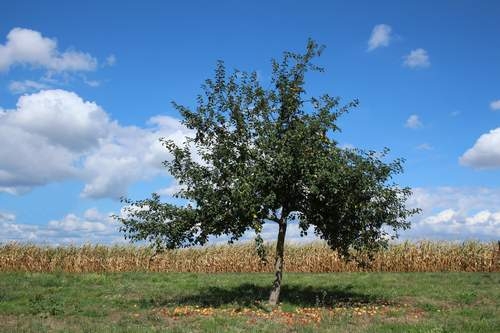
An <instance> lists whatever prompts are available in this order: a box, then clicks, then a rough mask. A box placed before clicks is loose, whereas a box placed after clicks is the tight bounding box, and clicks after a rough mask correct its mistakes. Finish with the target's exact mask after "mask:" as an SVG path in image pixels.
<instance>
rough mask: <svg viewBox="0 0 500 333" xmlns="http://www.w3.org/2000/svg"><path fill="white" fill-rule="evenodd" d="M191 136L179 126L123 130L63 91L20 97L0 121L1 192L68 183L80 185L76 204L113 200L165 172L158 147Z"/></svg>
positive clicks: (153, 124)
mask: <svg viewBox="0 0 500 333" xmlns="http://www.w3.org/2000/svg"><path fill="white" fill-rule="evenodd" d="M188 135H191V132H190V131H188V130H187V129H186V128H185V127H184V126H182V124H181V123H180V121H179V120H177V119H174V118H172V117H168V116H157V117H153V118H152V119H150V121H149V123H148V127H136V126H121V125H120V124H119V123H117V122H116V121H112V120H111V119H110V117H109V116H108V114H107V113H106V112H105V111H104V110H103V109H102V108H101V107H100V106H99V105H97V104H96V103H94V102H89V101H85V100H83V99H82V98H81V97H79V96H78V95H76V94H75V93H72V92H68V91H64V90H44V91H41V92H39V93H35V94H31V95H24V96H21V97H20V98H19V100H18V103H17V106H16V108H15V109H13V110H6V111H4V112H2V113H0V141H1V142H2V145H0V192H6V193H11V194H20V193H24V192H26V191H29V190H30V189H31V188H33V187H35V186H41V185H45V184H48V183H51V182H57V181H62V180H67V179H78V180H82V181H84V182H85V185H84V188H83V191H82V196H84V197H92V198H101V197H113V198H118V197H120V196H122V195H125V194H126V191H127V188H128V186H130V185H131V184H132V183H134V182H137V181H139V180H144V179H149V178H151V177H154V176H156V175H159V174H161V172H162V171H163V172H164V168H163V167H162V161H164V160H165V159H167V158H168V157H169V156H168V154H167V151H166V150H165V149H164V148H163V147H162V146H161V144H160V142H159V141H158V139H159V138H160V137H167V138H169V139H172V140H174V141H175V142H176V143H179V144H180V143H182V142H183V141H184V140H185V138H186V136H188Z"/></svg>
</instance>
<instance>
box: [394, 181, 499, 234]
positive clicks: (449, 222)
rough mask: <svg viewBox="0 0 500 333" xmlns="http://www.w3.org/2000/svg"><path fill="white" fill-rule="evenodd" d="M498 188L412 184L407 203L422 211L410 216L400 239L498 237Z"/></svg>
mask: <svg viewBox="0 0 500 333" xmlns="http://www.w3.org/2000/svg"><path fill="white" fill-rule="evenodd" d="M498 202H500V189H497V188H481V187H479V188H457V187H440V188H415V189H413V196H412V197H411V198H410V200H409V202H408V205H409V207H419V208H421V209H422V214H421V215H419V216H415V217H413V218H412V228H411V229H410V230H408V231H404V232H402V233H401V236H402V238H403V239H413V240H419V239H443V240H460V241H463V240H467V239H479V240H486V241H491V240H497V239H499V238H500V211H499V210H498Z"/></svg>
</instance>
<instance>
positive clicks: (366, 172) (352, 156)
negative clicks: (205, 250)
mask: <svg viewBox="0 0 500 333" xmlns="http://www.w3.org/2000/svg"><path fill="white" fill-rule="evenodd" d="M322 50H323V48H322V47H320V46H318V45H317V44H316V43H315V42H314V41H312V40H309V41H308V43H307V48H306V52H305V53H304V54H297V53H292V52H285V53H284V55H283V58H282V60H281V61H276V60H273V62H272V80H271V85H270V88H264V87H263V86H262V85H261V83H260V82H259V80H258V77H257V74H256V73H255V72H253V73H246V72H240V71H234V72H233V73H231V74H228V73H227V72H226V68H225V67H224V64H223V63H222V62H219V63H218V64H217V68H216V70H215V77H214V78H213V79H208V80H206V81H205V84H204V85H203V86H202V88H203V94H202V95H199V96H198V98H197V107H196V108H195V109H194V110H191V109H190V108H188V107H185V106H182V105H178V104H175V103H174V106H175V108H176V109H177V110H178V111H179V112H180V114H181V115H182V117H183V118H184V120H183V123H184V125H185V126H187V127H188V128H189V129H191V130H194V132H195V133H196V134H195V136H194V137H193V138H189V139H188V140H187V142H186V143H185V145H183V146H178V145H176V144H175V143H174V142H173V141H169V140H166V139H163V140H162V142H163V144H164V146H165V147H166V148H167V150H168V151H169V152H170V153H171V154H172V156H173V159H172V160H169V161H166V162H165V166H166V167H167V168H168V170H169V172H170V173H171V174H172V175H173V176H174V177H175V178H176V179H177V181H178V182H179V183H180V184H181V185H182V186H183V187H184V188H183V189H182V190H181V191H180V192H179V193H178V197H180V198H183V199H186V200H188V201H189V202H190V203H191V204H190V205H188V206H187V207H179V206H175V205H172V204H168V203H162V202H160V198H159V196H158V195H157V194H153V195H152V197H151V198H149V199H145V200H140V201H130V200H125V203H126V204H127V206H126V207H125V209H126V211H127V214H126V216H121V217H117V218H118V219H119V220H120V221H121V222H122V230H123V231H124V232H125V234H126V236H127V237H129V238H130V239H131V240H134V241H137V240H148V241H151V242H152V243H153V244H154V245H155V246H156V248H158V249H163V248H165V247H166V248H177V247H182V246H188V245H193V244H196V245H202V244H205V243H206V242H207V240H208V237H209V235H217V236H218V235H228V236H229V238H230V242H232V241H234V240H237V239H238V238H240V237H241V236H242V235H243V234H244V232H245V231H247V230H250V229H253V230H254V231H255V232H256V233H257V234H259V233H260V231H261V229H262V225H263V224H264V223H266V222H269V221H274V222H277V223H287V222H288V221H291V220H297V221H298V222H299V226H300V228H301V229H302V232H303V233H304V234H305V233H306V231H307V230H308V228H309V227H310V226H313V227H314V232H315V233H316V234H317V235H318V236H319V237H321V238H323V239H325V240H326V241H327V242H328V244H329V246H330V247H331V248H332V249H336V250H338V251H339V252H340V253H341V254H343V255H347V254H348V250H349V248H351V247H353V248H355V249H357V250H360V249H369V250H373V249H376V248H378V247H379V246H383V245H386V243H387V240H388V239H389V238H390V237H389V235H387V234H386V232H387V231H388V230H390V231H392V232H396V231H397V230H398V229H405V228H408V227H409V223H408V222H407V218H408V217H409V216H411V215H412V214H415V213H417V212H418V210H416V209H407V208H406V207H405V201H406V199H407V198H408V196H409V195H410V194H411V192H410V189H409V188H406V187H400V186H398V185H397V184H395V183H393V182H391V178H392V177H393V176H394V175H396V174H398V173H401V172H402V170H403V169H402V162H403V161H402V160H400V159H396V160H394V161H391V162H385V160H386V159H387V153H388V149H384V150H383V151H382V152H375V151H368V152H365V151H362V150H359V149H343V148H341V147H339V146H338V144H337V141H335V139H334V135H335V133H336V132H338V131H340V129H339V128H338V126H337V119H338V118H339V117H340V116H341V115H343V114H344V113H346V112H348V111H349V110H350V109H352V108H354V107H356V106H357V105H358V101H357V100H354V101H351V102H349V103H347V104H345V105H342V104H341V103H340V98H338V97H331V96H329V95H327V94H325V95H322V96H320V97H309V96H308V95H307V94H306V90H305V77H306V73H307V72H309V71H319V72H322V71H323V69H322V68H320V67H318V66H316V65H314V64H313V63H312V60H313V59H314V58H315V57H318V56H320V54H321V52H322Z"/></svg>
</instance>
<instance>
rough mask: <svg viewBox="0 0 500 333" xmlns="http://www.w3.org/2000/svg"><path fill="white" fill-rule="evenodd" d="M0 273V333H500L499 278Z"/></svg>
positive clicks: (479, 275)
mask: <svg viewBox="0 0 500 333" xmlns="http://www.w3.org/2000/svg"><path fill="white" fill-rule="evenodd" d="M284 279H285V280H284V283H285V286H284V289H283V291H282V303H281V305H280V306H279V307H278V308H276V309H274V310H272V309H269V308H268V307H267V305H266V298H267V296H268V292H269V289H270V283H271V281H272V275H271V274H267V273H251V274H249V273H224V274H204V273H151V272H149V273H146V272H142V273H140V272H129V273H85V274H74V273H25V272H10V273H5V272H4V273H0V330H1V331H2V332H23V331H24V332H47V331H48V332H252V331H253V332H433V333H435V332H481V333H483V332H495V333H497V332H500V287H499V286H500V273H330V274H309V273H287V274H286V275H285V277H284Z"/></svg>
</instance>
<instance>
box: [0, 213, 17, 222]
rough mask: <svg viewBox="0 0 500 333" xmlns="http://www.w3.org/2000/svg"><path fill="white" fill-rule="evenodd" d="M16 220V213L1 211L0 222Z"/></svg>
mask: <svg viewBox="0 0 500 333" xmlns="http://www.w3.org/2000/svg"><path fill="white" fill-rule="evenodd" d="M15 220H16V215H14V214H11V213H6V212H1V211H0V222H11V221H15Z"/></svg>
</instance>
